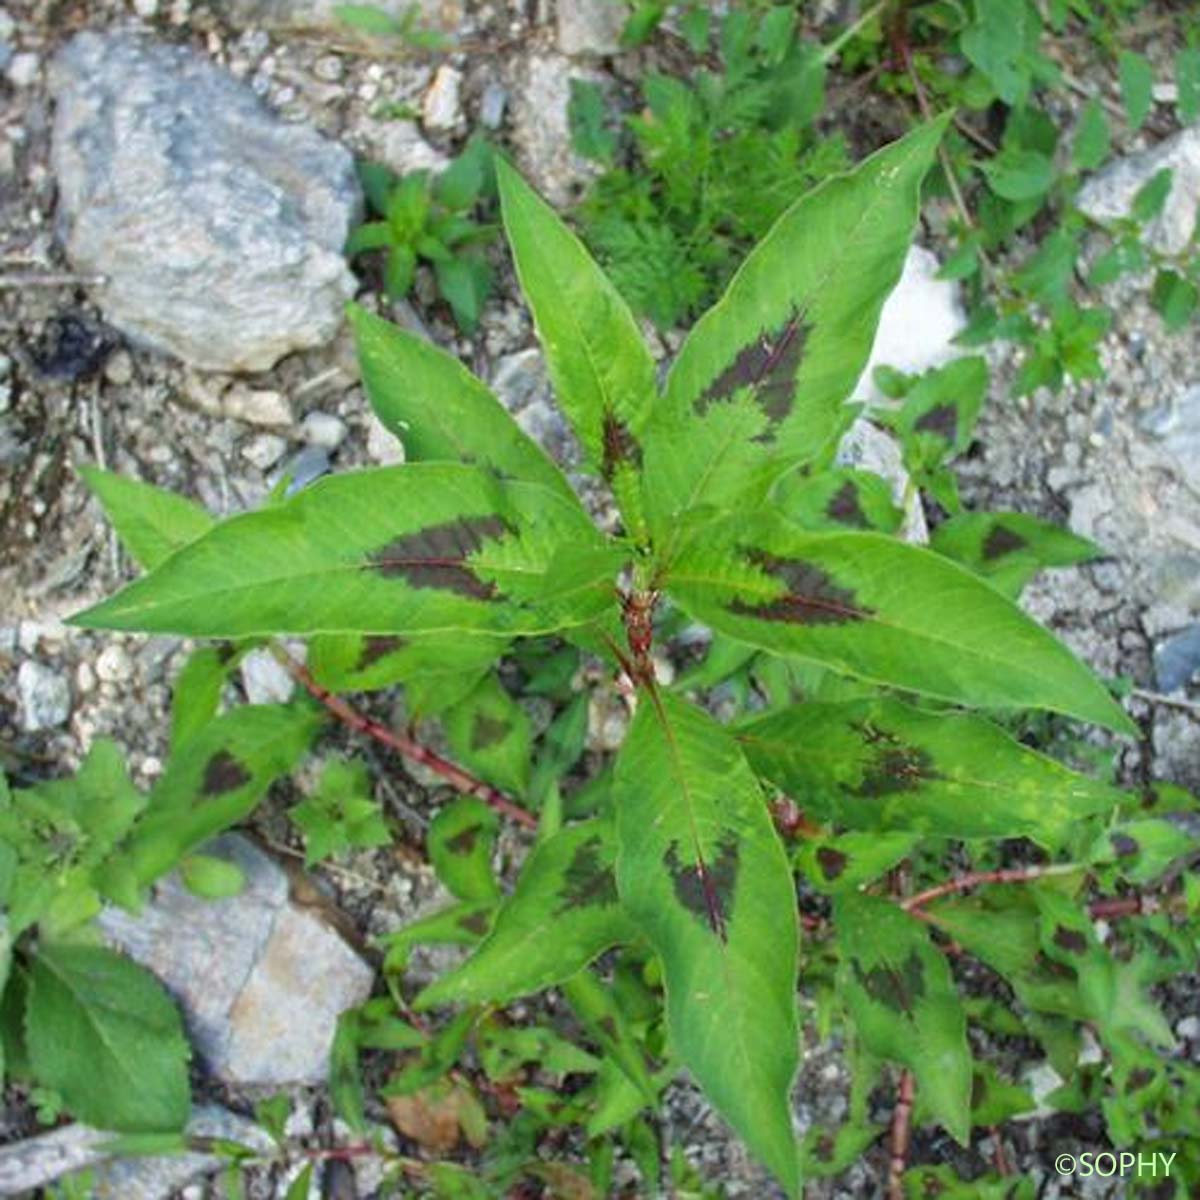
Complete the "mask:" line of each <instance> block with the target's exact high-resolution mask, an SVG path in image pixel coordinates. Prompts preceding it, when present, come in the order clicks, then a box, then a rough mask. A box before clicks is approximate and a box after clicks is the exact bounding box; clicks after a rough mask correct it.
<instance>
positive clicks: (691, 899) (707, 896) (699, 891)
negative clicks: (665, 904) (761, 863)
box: [663, 831, 738, 942]
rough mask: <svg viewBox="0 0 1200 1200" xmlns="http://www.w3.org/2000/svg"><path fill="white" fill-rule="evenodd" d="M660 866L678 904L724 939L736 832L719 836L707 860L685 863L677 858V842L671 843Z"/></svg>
mask: <svg viewBox="0 0 1200 1200" xmlns="http://www.w3.org/2000/svg"><path fill="white" fill-rule="evenodd" d="M663 865H664V866H665V867H666V868H667V874H669V875H670V876H671V883H672V884H673V885H674V887H675V896H676V898H677V899H678V901H679V903H680V904H682V905H683V907H684V908H686V909H687V910H688V912H690V913H692V914H693V915H695V916H697V917H699V918H700V920H701V921H703V922H704V924H705V925H707V926H708V927H709V928H710V929H711V930H712V931H713V933H715V934H716V935H717V937H719V938H720V939H721V941H723V942H725V941H728V940H729V936H728V933H727V926H728V923H729V920H730V918H731V916H732V912H733V893H734V888H735V887H736V886H737V874H738V840H737V835H736V834H734V833H732V832H730V831H726V832H725V833H724V834H722V835H721V840H720V841H719V842H718V843H717V852H716V854H715V855H714V856H713V859H712V861H711V862H704V861H703V860H700V861H698V862H696V863H693V864H690V865H686V866H685V865H684V864H683V863H682V862H681V861H680V858H679V843H678V842H672V843H671V844H670V845H669V846H668V847H667V852H666V854H665V855H663Z"/></svg>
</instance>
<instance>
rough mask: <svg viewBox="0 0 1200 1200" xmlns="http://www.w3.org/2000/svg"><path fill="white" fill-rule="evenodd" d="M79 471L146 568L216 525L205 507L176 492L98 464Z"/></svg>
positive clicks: (128, 548)
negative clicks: (100, 467) (120, 473)
mask: <svg viewBox="0 0 1200 1200" xmlns="http://www.w3.org/2000/svg"><path fill="white" fill-rule="evenodd" d="M79 473H80V475H82V476H83V480H84V482H85V483H86V484H87V485H88V487H89V488H91V489H92V492H93V493H94V494H95V496H96V498H97V499H98V500H99V501H100V503H101V504H102V505H103V506H104V512H105V515H106V516H107V517H108V519H109V520H110V521H111V522H112V524H113V528H114V529H115V530H116V531H117V535H118V536H119V537H120V539H121V541H123V542H124V543H125V547H126V549H127V550H128V551H129V553H130V554H131V555H132V556H133V558H135V559H136V560H137V562H138V564H139V565H140V566H143V567H145V568H146V569H147V570H152V569H153V568H154V567H157V566H158V565H159V564H160V563H161V562H163V561H164V559H167V558H169V557H170V556H171V555H172V554H174V553H175V551H176V550H179V549H181V548H182V547H184V546H186V545H188V543H189V542H194V541H195V540H196V539H197V538H198V537H201V536H202V535H203V534H206V533H207V532H208V531H209V530H210V529H211V528H212V527H213V524H214V521H213V518H212V517H211V516H209V514H208V513H207V512H206V511H205V510H204V509H203V508H201V507H200V506H199V505H198V504H194V503H193V502H192V501H191V500H187V499H185V498H184V497H183V496H178V495H176V494H175V493H174V492H168V491H165V490H164V489H163V488H159V487H154V486H153V485H152V484H149V483H142V482H140V481H139V480H137V479H128V478H126V477H125V476H124V475H114V474H113V473H112V472H111V471H102V470H100V469H99V468H98V467H80V468H79Z"/></svg>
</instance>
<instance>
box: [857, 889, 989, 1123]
mask: <svg viewBox="0 0 1200 1200" xmlns="http://www.w3.org/2000/svg"><path fill="white" fill-rule="evenodd" d="M833 914H834V915H833V920H834V927H835V928H836V930H837V938H838V945H839V946H840V947H841V951H842V969H841V977H840V978H841V986H840V992H841V994H842V996H844V997H845V1002H846V1005H847V1007H848V1008H849V1010H850V1015H851V1016H852V1017H853V1019H854V1025H855V1028H856V1029H857V1030H858V1034H859V1036H860V1037H861V1038H862V1040H863V1044H864V1045H865V1046H866V1048H867V1049H868V1050H870V1051H871V1052H872V1053H873V1054H877V1055H879V1056H880V1057H883V1058H889V1059H891V1060H892V1061H893V1062H899V1063H903V1064H904V1065H905V1066H906V1067H908V1068H909V1069H910V1070H911V1071H912V1072H913V1074H914V1075H915V1076H916V1080H917V1093H918V1095H920V1096H921V1098H922V1102H923V1103H924V1104H925V1105H926V1106H927V1109H928V1111H930V1112H931V1113H933V1114H934V1116H935V1117H936V1118H937V1120H938V1121H940V1122H941V1124H942V1125H943V1126H945V1128H946V1130H947V1131H948V1132H949V1133H950V1134H951V1135H952V1136H953V1137H954V1138H955V1139H956V1140H957V1141H958V1142H960V1143H961V1144H963V1145H965V1144H966V1143H967V1139H968V1138H969V1137H970V1133H971V1120H970V1111H971V1107H970V1106H971V1053H970V1050H969V1049H968V1047H967V1022H966V1017H965V1015H964V1013H963V1010H962V1005H961V1004H960V1003H959V998H958V990H957V988H956V986H955V983H954V979H953V977H952V976H951V974H950V968H949V967H948V966H947V965H946V960H945V958H944V957H943V956H942V954H941V952H940V951H939V950H937V949H935V948H934V946H933V945H932V944H931V942H930V940H929V931H928V929H927V928H926V927H925V926H924V925H923V924H921V922H919V921H917V920H915V919H914V918H913V917H910V916H909V915H908V914H907V913H905V912H903V911H902V910H901V909H900V908H899V907H897V905H895V904H893V903H892V902H891V901H890V900H884V899H882V898H881V897H878V896H869V895H866V894H865V893H853V892H850V893H843V894H841V895H839V896H838V897H836V898H835V900H834V908H833Z"/></svg>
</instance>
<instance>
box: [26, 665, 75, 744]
mask: <svg viewBox="0 0 1200 1200" xmlns="http://www.w3.org/2000/svg"><path fill="white" fill-rule="evenodd" d="M17 700H18V703H19V705H20V721H21V728H22V729H24V730H25V732H26V733H37V732H39V731H40V730H43V729H54V728H56V727H57V726H59V725H63V724H65V723H66V720H67V718H68V717H69V716H70V715H71V686H70V684H69V683H68V682H67V680H66V678H65V677H64V676H62V675H60V674H59V673H58V672H57V671H53V670H51V669H50V668H49V667H47V666H43V665H42V664H41V663H39V662H33V661H32V660H31V659H26V660H25V661H24V662H23V663H22V664H21V665H20V666H19V667H18V668H17Z"/></svg>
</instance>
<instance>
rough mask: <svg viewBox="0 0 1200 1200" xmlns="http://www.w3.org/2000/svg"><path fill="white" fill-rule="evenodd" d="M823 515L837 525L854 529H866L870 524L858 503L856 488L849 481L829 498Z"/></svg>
mask: <svg viewBox="0 0 1200 1200" xmlns="http://www.w3.org/2000/svg"><path fill="white" fill-rule="evenodd" d="M825 515H826V516H827V517H828V518H829V519H830V520H831V521H837V523H838V524H839V525H851V526H853V527H854V528H855V529H866V528H867V526H868V525H869V524H870V522H869V521H868V520H867V516H866V513H864V512H863V510H862V506H861V505H860V504H859V502H858V488H857V487H855V486H854V483H853V481H852V480H849V479H847V480H846V482H845V483H843V484H842V486H841V487H840V488H838V490H837V491H836V492H834V493H833V495H832V496H831V497H830V498H829V503H828V504H826V505H825Z"/></svg>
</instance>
